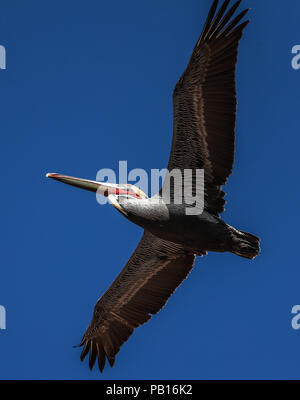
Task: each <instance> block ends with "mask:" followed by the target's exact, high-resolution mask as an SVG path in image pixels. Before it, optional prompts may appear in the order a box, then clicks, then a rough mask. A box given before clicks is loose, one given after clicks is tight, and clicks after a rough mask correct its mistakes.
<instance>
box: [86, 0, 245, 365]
mask: <svg viewBox="0 0 300 400" xmlns="http://www.w3.org/2000/svg"><path fill="white" fill-rule="evenodd" d="M229 2H230V0H226V1H225V2H224V3H223V5H222V6H221V7H220V10H219V12H218V13H217V14H216V16H215V17H214V15H215V12H216V9H217V5H218V1H217V0H215V1H214V3H213V5H212V7H211V10H210V13H209V15H208V18H207V21H206V24H205V27H204V29H203V32H202V34H201V36H200V39H199V40H198V42H197V44H196V47H195V49H194V51H193V54H192V56H191V58H190V61H189V63H188V66H187V68H186V70H185V72H184V74H183V75H182V77H181V78H180V79H179V81H178V83H177V85H176V87H175V90H174V93H173V103H174V132H173V142H172V148H171V154H170V159H169V163H168V170H170V171H171V170H172V169H173V168H179V169H181V170H183V169H185V168H190V169H196V168H198V169H202V168H203V169H204V170H205V190H206V192H205V199H206V209H207V211H209V212H210V213H212V214H216V215H217V214H219V213H221V212H222V211H223V210H224V203H225V202H224V199H223V197H224V192H223V191H222V190H221V186H222V185H224V184H225V182H226V179H227V177H228V176H229V175H230V173H231V171H232V165H233V155H234V129H235V114H236V91H235V65H236V61H237V50H238V43H239V40H240V38H241V36H242V31H243V29H244V28H245V26H246V25H247V24H248V22H249V21H246V22H243V23H242V24H240V25H238V26H237V24H238V23H239V21H240V20H241V19H242V18H243V17H244V15H245V14H246V12H247V10H245V11H243V12H241V13H240V14H239V15H238V16H237V17H236V18H234V19H233V20H232V22H231V23H230V24H228V25H227V23H228V22H229V20H230V18H231V17H232V15H233V14H234V12H235V11H236V9H237V7H238V6H239V4H240V3H241V1H238V2H237V3H235V4H234V5H233V6H232V7H231V8H230V9H229V10H228V12H227V13H225V12H226V9H227V7H228V4H229ZM194 259H195V256H194V254H192V253H188V252H187V251H185V250H184V249H183V248H182V247H181V246H180V245H176V244H175V243H172V242H167V241H164V240H161V239H159V238H157V237H156V236H153V235H152V234H151V233H149V232H145V233H144V236H143V237H142V239H141V241H140V243H139V245H138V247H137V248H136V250H135V252H134V253H133V255H132V256H131V258H130V260H129V261H128V263H127V264H126V266H125V267H124V269H123V270H122V272H121V273H120V275H119V276H118V277H117V279H116V280H115V281H114V283H113V284H112V286H111V287H110V288H109V289H108V290H107V292H106V293H105V294H104V295H103V296H102V298H101V299H100V300H99V301H98V302H97V304H96V306H95V310H94V315H93V319H92V321H91V324H90V326H89V327H88V329H87V331H86V333H85V335H84V337H83V340H82V343H81V345H84V348H83V351H82V355H81V359H82V360H83V359H84V358H85V356H86V355H87V354H88V352H89V351H90V358H89V366H90V368H92V367H93V365H94V363H95V360H96V356H97V355H98V364H99V368H100V371H102V370H103V368H104V365H105V358H107V359H108V361H109V363H110V365H111V366H112V365H113V364H114V361H115V355H116V354H117V353H118V351H119V350H120V347H121V346H122V344H123V343H124V342H125V341H126V340H127V339H128V338H129V336H130V335H131V334H132V332H133V330H134V328H136V327H138V326H139V325H141V324H143V323H145V322H147V321H148V320H149V319H150V318H151V315H153V314H156V313H157V312H158V311H159V310H160V309H161V308H162V307H163V306H164V305H165V303H166V301H167V299H168V298H169V297H170V296H171V294H172V293H173V292H174V290H175V289H176V288H177V287H178V286H179V285H180V284H181V282H182V281H183V280H184V279H185V278H186V276H187V275H188V273H189V272H190V270H191V269H192V267H193V263H194Z"/></svg>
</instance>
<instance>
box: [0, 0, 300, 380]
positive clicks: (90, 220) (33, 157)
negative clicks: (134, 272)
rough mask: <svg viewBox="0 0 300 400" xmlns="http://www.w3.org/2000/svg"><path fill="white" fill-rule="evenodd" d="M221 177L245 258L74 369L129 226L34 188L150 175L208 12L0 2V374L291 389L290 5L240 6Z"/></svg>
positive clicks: (127, 241)
mask: <svg viewBox="0 0 300 400" xmlns="http://www.w3.org/2000/svg"><path fill="white" fill-rule="evenodd" d="M243 3H244V4H243V5H244V6H245V7H251V11H250V18H251V24H250V25H249V26H248V28H247V30H246V33H245V35H244V38H243V40H242V42H241V47H240V53H239V62H238V73H237V81H238V99H239V106H238V120H237V147H236V161H235V169H234V174H233V176H232V177H231V179H230V181H229V183H228V185H227V186H226V191H227V193H228V195H227V200H228V205H227V210H226V213H225V214H224V216H223V217H224V219H225V220H226V221H227V222H228V223H230V224H232V225H234V226H237V227H239V228H240V229H243V230H247V231H249V232H253V233H255V234H257V235H259V236H260V237H261V238H262V253H261V255H260V256H259V257H258V258H257V259H256V260H255V261H253V262H249V261H247V260H244V259H241V258H238V257H236V256H234V255H231V254H209V255H208V256H207V257H205V258H202V259H201V260H200V259H199V260H197V262H196V264H195V268H194V270H193V272H192V273H191V275H190V277H189V279H187V280H186V281H185V282H184V284H183V285H182V286H181V287H180V288H179V289H178V291H177V292H176V294H175V295H174V296H173V297H172V298H171V300H170V301H169V303H168V305H167V307H166V308H164V310H163V311H162V312H161V313H159V314H158V315H157V316H155V317H153V319H152V320H151V322H150V323H148V324H146V325H144V326H142V327H140V328H138V329H137V330H136V331H135V333H134V335H133V336H132V337H131V338H130V340H129V341H128V342H127V343H126V344H125V345H124V346H123V347H122V349H121V351H120V353H119V355H118V356H117V360H116V365H115V367H114V368H113V369H110V368H109V367H108V368H107V369H105V372H104V374H103V375H100V374H99V373H98V371H97V370H96V369H95V370H94V371H93V372H90V371H89V369H88V366H87V363H85V364H82V363H81V362H80V360H79V354H80V351H79V350H78V349H73V348H72V346H73V345H74V344H77V343H79V341H80V339H81V336H82V334H83V333H84V331H85V328H86V327H87V325H88V324H89V321H90V318H91V315H92V311H93V307H94V304H95V302H96V300H97V299H98V297H99V296H100V295H102V294H103V293H104V291H105V290H106V289H107V287H108V286H109V284H110V283H111V282H112V280H113V279H114V278H115V277H116V275H117V274H118V273H119V271H120V270H121V268H122V267H123V265H124V264H125V263H126V261H127V259H128V257H129V256H130V254H131V252H132V251H133V250H134V248H135V246H136V244H137V242H138V240H139V238H140V236H141V233H142V232H141V229H140V228H138V227H136V226H134V225H133V224H131V223H129V222H128V221H127V220H125V219H124V218H123V217H122V216H121V215H120V214H119V213H117V212H116V210H115V209H113V207H111V206H103V207H100V206H99V205H98V204H97V202H96V199H95V196H94V195H93V194H91V193H87V192H84V191H80V190H78V189H74V188H71V187H68V186H65V185H62V184H59V183H57V182H54V181H50V180H46V179H45V178H44V176H45V173H46V172H49V171H50V172H51V171H52V172H61V173H66V174H70V175H74V176H79V177H85V178H90V179H94V178H95V176H96V172H97V171H98V170H99V169H100V168H114V169H116V168H117V166H118V160H128V167H129V168H130V169H132V168H138V167H139V168H145V169H146V170H148V171H150V168H164V167H165V166H166V164H167V160H168V155H169V149H170V142H171V134H172V101H171V93H172V89H173V87H174V85H175V83H176V81H177V79H178V78H179V76H180V74H181V73H182V71H183V69H184V68H185V66H186V63H187V61H188V58H189V55H190V53H191V51H192V48H193V46H194V44H195V42H196V40H197V37H198V35H199V34H200V31H201V29H202V26H203V23H204V20H205V17H206V15H207V11H208V8H209V6H210V4H211V1H210V0H201V1H200V0H189V1H183V0H176V1H175V0H164V1H158V0H151V1H150V0H143V1H136V0H127V1H116V0H115V1H110V2H107V1H96V0H88V1H82V0H80V1H79V0H72V1H71V0H64V1H59V0H51V1H48V0H47V1H39V0H27V1H21V0H19V1H17V0H1V2H0V44H2V45H4V46H6V49H7V70H5V71H4V70H1V71H0V93H1V96H0V110H1V111H0V115H1V118H0V121H1V134H0V140H1V147H0V151H1V157H0V168H1V200H0V201H1V278H0V304H2V305H4V306H5V307H6V309H7V330H6V331H0V355H1V357H0V378H21V379H27V378H38V379H45V378H46V379H47V378H50V379H54V378H58V379H63V378H69V379H99V378H100V379H101V378H106V379H115V378H123V379H127V378H140V379H142V378H145V379H147V378H174V379H176V378H195V379H198V378H199V379H200V378H207V379H213V378H222V379H228V378H246V379H247V378H300V365H299V359H300V331H296V330H293V329H292V327H291V318H292V315H291V308H292V306H293V305H295V304H299V303H300V291H299V278H300V270H299V259H298V250H299V217H298V206H299V145H300V140H299V121H298V116H299V84H300V70H299V71H295V70H293V69H292V68H291V59H292V55H291V49H292V47H293V46H294V45H297V44H300V28H299V17H300V3H299V1H298V0H289V2H288V3H289V4H288V7H287V4H286V1H283V0H276V1H274V0H264V1H254V0H244V1H243Z"/></svg>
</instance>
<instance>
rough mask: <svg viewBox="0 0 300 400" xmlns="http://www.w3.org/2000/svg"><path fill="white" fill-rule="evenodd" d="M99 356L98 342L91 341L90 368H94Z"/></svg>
mask: <svg viewBox="0 0 300 400" xmlns="http://www.w3.org/2000/svg"><path fill="white" fill-rule="evenodd" d="M96 358H97V348H96V343H95V342H94V341H91V345H90V358H89V367H90V370H92V369H93V367H94V365H95V362H96Z"/></svg>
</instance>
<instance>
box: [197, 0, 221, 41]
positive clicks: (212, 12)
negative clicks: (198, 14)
mask: <svg viewBox="0 0 300 400" xmlns="http://www.w3.org/2000/svg"><path fill="white" fill-rule="evenodd" d="M218 3H219V0H214V2H213V4H212V6H211V8H210V10H209V13H208V16H207V19H206V22H205V25H204V28H203V31H202V33H201V35H200V38H199V40H198V44H199V43H201V41H202V39H203V38H204V37H205V36H206V33H207V31H208V30H209V26H210V24H211V21H212V19H213V17H214V15H215V12H216V10H217V7H218Z"/></svg>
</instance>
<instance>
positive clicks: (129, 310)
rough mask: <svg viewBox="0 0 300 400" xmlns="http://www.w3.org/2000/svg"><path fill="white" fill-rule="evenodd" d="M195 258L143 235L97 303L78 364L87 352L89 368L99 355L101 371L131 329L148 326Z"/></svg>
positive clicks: (170, 243)
mask: <svg viewBox="0 0 300 400" xmlns="http://www.w3.org/2000/svg"><path fill="white" fill-rule="evenodd" d="M194 260H195V255H194V254H192V253H189V252H187V251H186V250H184V248H183V247H182V246H180V245H177V244H175V243H172V242H167V241H165V240H161V239H159V238H157V237H156V236H154V235H152V234H151V233H149V232H145V233H144V235H143V237H142V239H141V241H140V243H139V245H138V246H137V248H136V250H135V252H134V253H133V255H132V256H131V258H130V259H129V261H128V263H127V264H126V266H125V267H124V269H123V270H122V272H121V273H120V274H119V276H118V277H117V279H116V280H115V281H114V282H113V284H112V285H111V287H110V288H109V289H108V290H107V291H106V293H105V294H104V295H103V296H102V297H101V299H100V300H99V301H98V302H97V304H96V306H95V310H94V315H93V319H92V321H91V324H90V326H89V327H88V329H87V331H86V333H85V335H84V337H83V341H82V343H81V345H83V344H84V348H83V351H82V354H81V360H83V359H84V358H85V356H86V355H87V354H88V351H90V359H89V366H90V368H92V367H93V365H94V363H95V360H96V355H98V361H99V368H100V371H102V370H103V368H104V365H105V358H106V357H107V359H108V361H109V363H110V365H111V366H112V365H113V364H114V361H115V355H116V354H117V353H118V351H119V350H120V347H121V346H122V344H123V343H124V342H125V341H126V340H127V339H128V338H129V336H130V335H131V334H132V332H133V330H134V328H137V327H138V326H139V325H141V324H144V323H145V322H147V321H148V320H149V319H150V318H151V315H153V314H156V313H157V312H158V311H159V310H160V309H161V308H162V307H163V306H164V305H165V303H166V301H167V300H168V298H169V297H170V296H171V294H172V293H173V292H174V291H175V289H176V288H177V287H178V286H179V285H180V284H181V282H182V281H183V280H184V279H185V278H186V277H187V275H188V274H189V272H190V270H191V269H192V267H193V264H194Z"/></svg>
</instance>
